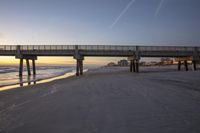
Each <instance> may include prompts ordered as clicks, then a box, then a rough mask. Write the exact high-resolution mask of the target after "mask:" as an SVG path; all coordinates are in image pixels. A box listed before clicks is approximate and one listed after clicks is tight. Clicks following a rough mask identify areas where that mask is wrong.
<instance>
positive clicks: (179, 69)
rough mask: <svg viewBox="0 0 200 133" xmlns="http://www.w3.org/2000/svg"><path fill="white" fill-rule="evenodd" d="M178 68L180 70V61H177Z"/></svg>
mask: <svg viewBox="0 0 200 133" xmlns="http://www.w3.org/2000/svg"><path fill="white" fill-rule="evenodd" d="M178 70H179V71H180V70H181V61H178Z"/></svg>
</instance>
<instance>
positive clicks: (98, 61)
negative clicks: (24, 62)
mask: <svg viewBox="0 0 200 133" xmlns="http://www.w3.org/2000/svg"><path fill="white" fill-rule="evenodd" d="M121 59H127V58H116V57H86V58H85V59H84V64H90V65H106V64H107V63H109V62H117V61H118V60H121ZM36 63H37V64H48V65H73V64H76V60H75V59H73V57H38V59H37V61H36ZM17 64H19V59H15V57H14V56H1V57H0V65H17Z"/></svg>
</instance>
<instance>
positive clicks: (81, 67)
mask: <svg viewBox="0 0 200 133" xmlns="http://www.w3.org/2000/svg"><path fill="white" fill-rule="evenodd" d="M80 75H83V60H80Z"/></svg>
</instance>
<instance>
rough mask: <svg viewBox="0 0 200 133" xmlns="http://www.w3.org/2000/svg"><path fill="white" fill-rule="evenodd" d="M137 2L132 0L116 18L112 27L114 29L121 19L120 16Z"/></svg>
mask: <svg viewBox="0 0 200 133" xmlns="http://www.w3.org/2000/svg"><path fill="white" fill-rule="evenodd" d="M134 2H135V0H131V1H130V2H129V3H128V5H127V6H126V7H125V8H124V10H123V11H122V12H121V13H120V14H119V16H118V17H117V18H116V19H115V21H114V22H113V23H112V25H111V26H110V28H111V29H112V28H113V27H114V26H115V24H116V23H117V22H118V21H119V20H120V18H121V17H122V16H123V15H124V14H125V13H126V12H127V11H128V9H129V8H130V7H131V5H132V4H133V3H134Z"/></svg>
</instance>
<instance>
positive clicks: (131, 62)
mask: <svg viewBox="0 0 200 133" xmlns="http://www.w3.org/2000/svg"><path fill="white" fill-rule="evenodd" d="M130 72H133V60H131V61H130Z"/></svg>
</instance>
